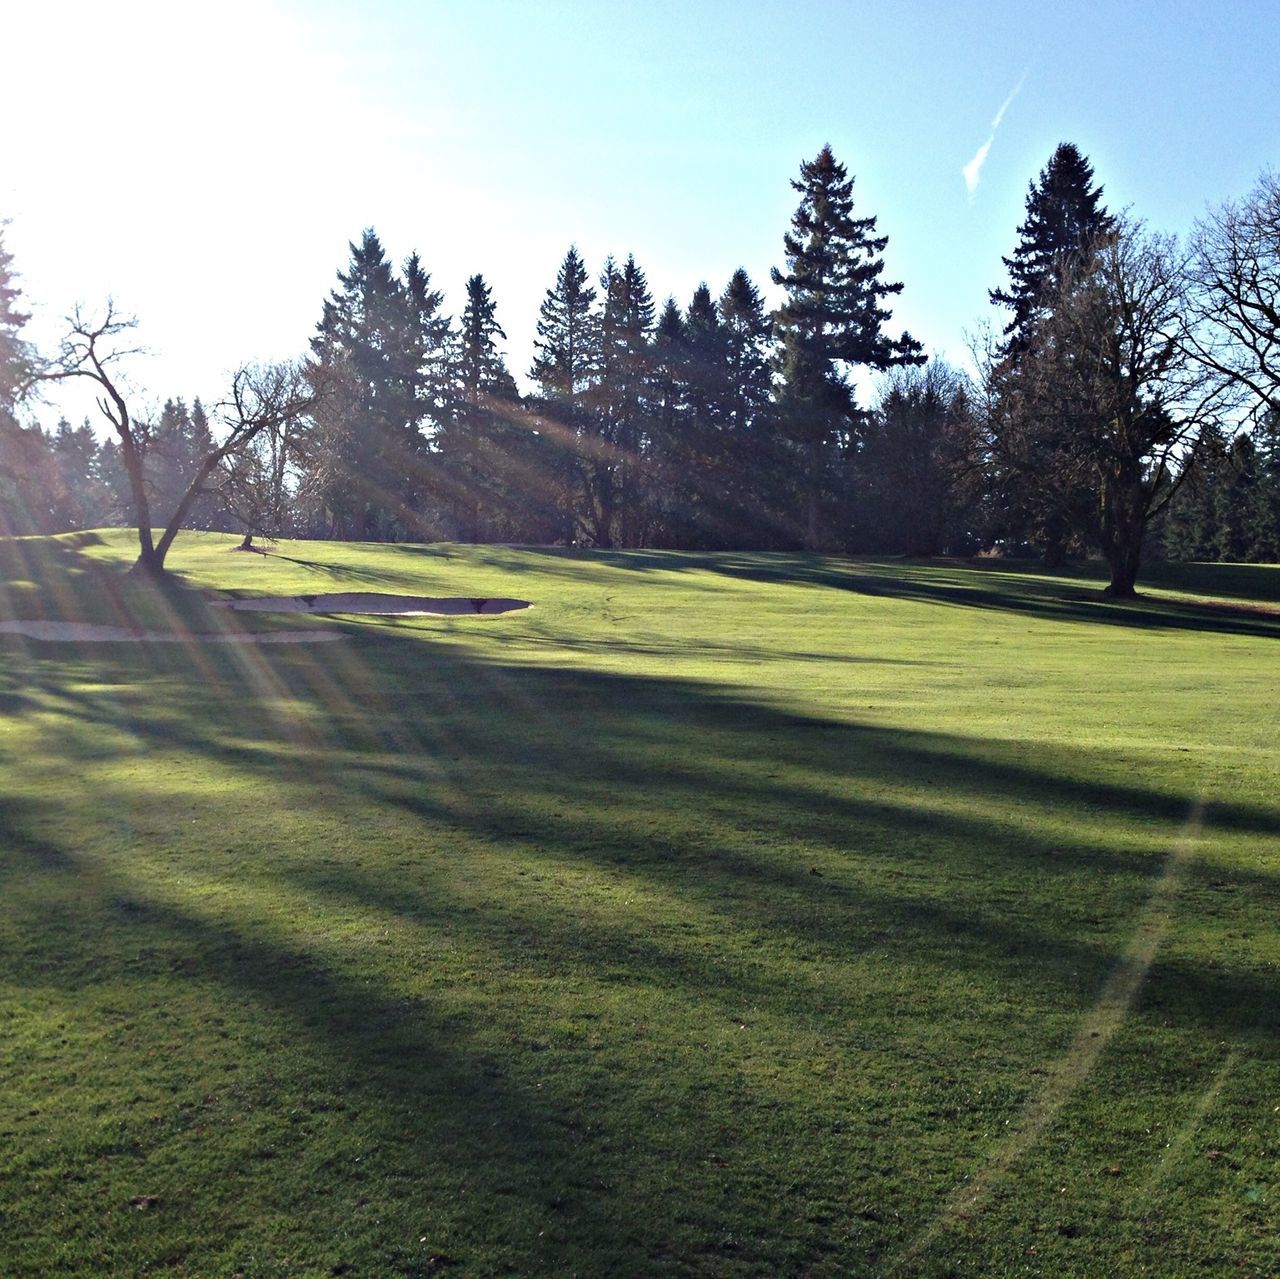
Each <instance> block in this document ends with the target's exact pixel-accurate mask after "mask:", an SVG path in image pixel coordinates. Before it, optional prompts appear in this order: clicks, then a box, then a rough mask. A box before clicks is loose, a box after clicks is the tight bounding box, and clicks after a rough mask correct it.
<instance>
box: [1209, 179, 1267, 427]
mask: <svg viewBox="0 0 1280 1279" xmlns="http://www.w3.org/2000/svg"><path fill="white" fill-rule="evenodd" d="M1188 277H1189V282H1190V288H1189V291H1188V292H1189V301H1190V312H1189V315H1190V324H1189V325H1188V329H1187V341H1188V345H1189V348H1190V349H1191V351H1193V352H1194V354H1195V355H1196V357H1197V358H1198V359H1200V360H1201V361H1203V362H1204V364H1205V365H1206V367H1208V368H1210V369H1212V370H1213V371H1214V372H1215V373H1216V374H1218V375H1219V376H1220V377H1223V378H1225V379H1227V380H1228V381H1230V382H1231V383H1233V384H1234V385H1236V386H1238V387H1241V388H1243V389H1244V390H1245V391H1246V392H1247V393H1248V394H1249V395H1250V397H1251V398H1252V400H1253V405H1254V409H1255V413H1258V414H1262V413H1266V412H1268V411H1270V412H1272V413H1276V412H1280V178H1277V177H1276V175H1275V174H1273V173H1265V174H1263V176H1262V178H1261V179H1260V180H1259V182H1258V185H1257V186H1256V187H1255V188H1254V190H1253V191H1252V192H1251V193H1250V194H1249V195H1248V196H1247V197H1246V198H1245V199H1244V200H1242V201H1240V202H1239V203H1235V204H1224V205H1223V206H1222V207H1221V208H1219V209H1217V210H1216V211H1215V212H1214V213H1212V214H1211V215H1210V216H1209V217H1207V218H1206V219H1204V220H1203V221H1202V222H1200V223H1198V224H1197V226H1196V229H1195V233H1194V234H1193V236H1192V240H1191V255H1190V259H1189V261H1188Z"/></svg>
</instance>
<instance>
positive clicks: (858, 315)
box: [773, 146, 923, 549]
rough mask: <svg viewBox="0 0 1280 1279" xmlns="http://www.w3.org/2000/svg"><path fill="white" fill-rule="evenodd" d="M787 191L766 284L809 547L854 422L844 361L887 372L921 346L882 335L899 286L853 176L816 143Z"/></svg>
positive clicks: (819, 536) (911, 360) (817, 539)
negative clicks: (779, 291)
mask: <svg viewBox="0 0 1280 1279" xmlns="http://www.w3.org/2000/svg"><path fill="white" fill-rule="evenodd" d="M791 185H792V187H793V188H794V189H795V190H796V191H797V192H798V193H799V194H800V205H799V207H798V208H797V209H796V211H795V214H794V215H793V217H792V219H791V230H790V231H789V232H788V233H787V234H786V235H785V236H784V238H783V246H784V248H785V250H786V262H787V269H786V270H785V271H781V270H778V269H776V268H775V269H774V271H773V282H774V283H775V284H778V285H781V287H782V288H783V289H784V290H785V293H786V299H785V301H784V302H783V304H782V306H781V307H779V308H778V310H777V311H776V312H775V313H774V316H773V322H774V329H775V331H776V334H777V337H778V341H779V344H780V348H781V349H780V352H779V354H778V356H777V368H778V372H779V375H780V379H781V383H782V386H781V391H780V405H779V408H780V412H781V416H782V420H783V423H784V425H785V428H786V430H787V432H788V433H789V434H790V435H791V436H792V438H793V439H795V441H796V442H797V444H798V445H799V446H800V448H801V449H802V450H803V461H802V472H803V478H802V487H803V489H804V491H805V495H806V506H807V515H806V519H805V531H804V541H805V544H806V545H807V546H808V547H809V548H810V549H816V548H817V547H819V546H820V545H821V544H823V543H825V542H826V541H827V534H826V533H825V531H823V530H822V528H821V524H822V516H821V509H822V506H823V489H824V487H825V486H826V485H827V484H828V483H829V481H830V478H831V475H832V468H833V463H834V461H835V458H834V457H833V454H832V449H833V448H839V446H840V441H841V436H842V435H847V434H848V433H849V432H850V431H851V430H852V429H853V426H854V417H855V413H856V406H855V404H854V399H853V393H852V388H851V386H850V384H849V380H848V375H847V368H848V366H862V367H864V368H869V369H876V370H881V371H883V370H885V369H889V368H893V367H895V366H897V365H903V364H916V363H919V362H920V361H921V360H922V359H923V356H922V355H921V346H920V343H918V342H917V341H916V340H915V339H914V338H913V337H911V335H910V334H908V333H903V334H901V335H900V336H899V337H896V338H893V337H890V336H889V335H888V334H886V333H885V332H884V325H885V323H886V322H887V321H888V320H889V319H890V318H891V312H890V311H889V309H888V307H886V306H885V305H884V303H885V301H886V299H888V298H890V297H893V296H894V295H896V294H898V293H900V292H901V291H902V285H901V284H889V283H886V282H885V281H884V280H883V279H882V278H881V277H882V275H883V273H884V260H883V258H882V257H881V254H882V253H883V252H884V250H885V246H886V245H887V244H888V242H889V239H888V236H884V235H876V234H875V232H876V219H875V218H874V217H855V216H854V213H853V179H852V178H851V177H849V175H848V172H847V170H846V169H845V167H844V165H842V164H840V163H839V162H838V161H837V160H836V158H835V156H834V155H833V154H832V151H831V148H830V147H829V146H824V147H823V148H822V150H821V151H819V152H818V155H817V156H816V158H815V159H813V160H810V161H807V162H806V163H804V164H802V165H801V166H800V178H799V181H793V182H792V183H791Z"/></svg>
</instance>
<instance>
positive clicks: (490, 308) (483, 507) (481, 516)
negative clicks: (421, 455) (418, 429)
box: [437, 275, 519, 541]
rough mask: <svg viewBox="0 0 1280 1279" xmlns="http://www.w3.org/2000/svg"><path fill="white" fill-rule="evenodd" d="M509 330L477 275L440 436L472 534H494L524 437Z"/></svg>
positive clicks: (455, 499)
mask: <svg viewBox="0 0 1280 1279" xmlns="http://www.w3.org/2000/svg"><path fill="white" fill-rule="evenodd" d="M506 336H507V335H506V334H505V333H504V332H503V331H502V328H501V326H500V325H499V324H498V319H497V307H496V305H495V303H494V300H493V293H492V291H491V290H490V288H489V286H488V285H487V284H486V283H485V281H484V277H483V276H482V275H473V276H471V278H470V279H468V280H467V302H466V306H465V307H464V308H463V312H462V321H461V328H460V331H459V333H458V336H457V343H456V356H455V377H456V381H457V396H456V403H455V407H454V411H453V413H452V415H451V417H450V419H449V422H448V425H447V426H446V427H445V428H444V429H443V430H442V431H441V433H440V436H439V438H438V441H437V447H438V451H439V454H440V456H441V458H442V460H443V462H444V465H445V467H446V470H447V475H448V479H449V489H448V503H449V506H450V509H451V513H452V517H453V521H454V523H455V525H456V532H457V535H458V536H460V537H461V538H463V539H464V540H467V541H482V540H484V539H485V538H486V537H487V536H489V535H490V531H491V529H492V528H493V525H494V521H495V518H496V516H497V515H498V513H499V510H500V509H501V508H502V507H509V506H510V505H511V503H512V500H513V493H512V489H511V486H512V484H513V483H514V482H515V470H514V466H515V463H516V460H517V459H516V457H515V456H514V454H515V452H516V446H517V443H518V437H517V436H516V434H515V429H514V428H513V426H512V424H511V413H510V409H511V407H512V406H513V405H514V404H515V403H516V401H517V400H518V398H519V396H518V393H517V391H516V385H515V381H514V379H513V378H512V377H511V374H510V373H509V372H508V371H507V366H506V364H505V362H504V361H503V358H502V354H501V352H500V350H499V349H498V341H499V339H501V340H504V341H505V339H506ZM508 523H510V521H508Z"/></svg>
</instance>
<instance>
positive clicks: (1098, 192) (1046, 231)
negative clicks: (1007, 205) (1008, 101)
mask: <svg viewBox="0 0 1280 1279" xmlns="http://www.w3.org/2000/svg"><path fill="white" fill-rule="evenodd" d="M1115 231H1116V221H1115V219H1114V218H1113V217H1112V216H1111V214H1109V213H1108V212H1107V210H1106V208H1105V206H1104V205H1103V203H1102V187H1101V186H1095V185H1094V174H1093V167H1092V166H1091V165H1090V164H1089V161H1088V160H1087V159H1085V157H1084V156H1083V155H1081V153H1080V151H1079V149H1078V148H1077V147H1076V146H1074V145H1073V144H1072V143H1070V142H1063V143H1061V144H1060V145H1059V146H1058V148H1057V149H1056V150H1055V151H1054V153H1053V155H1052V156H1051V157H1050V159H1049V163H1048V164H1047V165H1046V166H1045V167H1044V168H1043V169H1042V170H1041V171H1040V176H1039V179H1038V180H1037V181H1036V182H1033V183H1031V185H1030V187H1029V190H1028V192H1027V200H1026V217H1025V219H1024V220H1023V222H1022V225H1021V226H1019V227H1018V243H1017V246H1016V247H1015V248H1014V251H1013V254H1012V256H1011V257H1007V258H1003V259H1002V261H1003V262H1004V265H1005V268H1006V269H1007V271H1008V273H1009V285H1008V287H1007V288H1003V289H992V290H991V291H990V293H989V296H990V298H991V301H992V302H993V303H994V304H995V305H997V306H1002V307H1006V308H1008V309H1009V310H1010V311H1011V312H1012V314H1011V315H1010V317H1009V320H1008V322H1007V324H1006V325H1005V326H1004V329H1003V331H1002V338H1003V340H1002V341H1001V342H999V343H998V344H997V346H996V349H995V352H994V357H995V359H996V361H997V362H998V363H999V365H1000V367H1001V370H1002V373H1003V374H1004V375H1005V376H1006V377H1012V376H1013V375H1014V374H1015V373H1016V370H1017V366H1018V362H1019V361H1020V360H1021V359H1022V358H1023V356H1025V355H1026V353H1027V352H1028V351H1029V350H1030V349H1031V347H1032V345H1033V344H1034V341H1035V336H1036V331H1037V328H1038V327H1039V326H1040V325H1042V324H1043V323H1045V322H1046V320H1047V319H1049V318H1050V317H1049V311H1050V309H1051V308H1052V306H1053V305H1054V303H1055V300H1058V299H1060V298H1061V295H1062V288H1061V286H1062V281H1063V279H1064V278H1066V277H1068V276H1083V275H1084V274H1085V273H1086V271H1085V259H1086V258H1087V256H1088V255H1089V254H1092V253H1094V252H1096V251H1097V249H1098V247H1099V246H1100V245H1102V244H1103V243H1105V241H1106V239H1107V237H1108V236H1110V235H1112V234H1114V233H1115ZM993 386H994V388H995V390H996V398H997V399H998V398H999V378H997V379H996V380H995V382H994V383H993ZM1037 432H1038V434H1037V438H1036V440H1035V441H1034V443H1035V451H1036V452H1037V453H1038V454H1039V455H1040V462H1039V466H1038V468H1036V467H1032V468H1023V469H1020V470H1016V471H1011V470H1004V469H1000V468H998V467H997V470H996V472H995V474H994V475H993V477H992V482H993V485H994V486H995V487H996V488H998V489H999V490H1001V491H1002V493H1003V505H1004V506H1005V509H1006V511H1007V512H1008V520H1007V527H1006V528H1005V530H1004V533H1005V537H1006V539H1007V540H1010V541H1026V542H1032V543H1036V544H1038V545H1039V546H1040V547H1041V548H1042V550H1043V553H1044V559H1045V562H1046V564H1049V565H1052V566H1057V565H1061V564H1062V563H1064V562H1065V560H1066V557H1067V553H1068V551H1069V550H1071V549H1073V547H1074V546H1076V537H1075V534H1074V532H1073V528H1074V526H1075V524H1076V523H1078V521H1077V520H1076V519H1074V518H1073V516H1072V515H1071V513H1070V509H1069V508H1070V507H1073V506H1074V507H1076V508H1079V509H1084V508H1086V507H1087V506H1088V505H1089V504H1090V502H1091V500H1092V499H1091V494H1090V492H1089V491H1088V488H1087V486H1084V485H1082V486H1081V488H1080V490H1079V491H1078V492H1077V493H1075V494H1074V495H1073V496H1071V497H1070V498H1069V500H1067V501H1065V502H1064V500H1063V498H1064V496H1065V495H1063V494H1062V493H1061V492H1059V493H1058V494H1057V495H1056V496H1055V497H1054V498H1053V499H1052V500H1048V499H1047V498H1046V490H1045V485H1044V484H1043V482H1042V476H1037V469H1039V470H1041V471H1043V472H1049V471H1051V470H1053V469H1054V468H1055V467H1060V454H1061V453H1062V451H1063V448H1064V447H1065V446H1066V444H1067V442H1068V441H1069V440H1070V438H1071V437H1072V435H1073V433H1074V428H1073V426H1072V424H1071V423H1070V422H1069V421H1067V420H1066V418H1065V415H1064V414H1061V413H1060V414H1050V415H1049V416H1047V417H1046V418H1045V419H1044V420H1043V421H1041V422H1040V423H1039V424H1038V426H1037ZM1059 487H1060V486H1059Z"/></svg>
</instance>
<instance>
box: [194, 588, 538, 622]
mask: <svg viewBox="0 0 1280 1279" xmlns="http://www.w3.org/2000/svg"><path fill="white" fill-rule="evenodd" d="M213 606H214V607H215V608H230V609H235V610H237V611H239V612H263V613H364V614H383V615H387V616H394V617H422V616H425V615H428V614H442V615H454V614H467V613H469V614H472V615H474V614H477V613H510V612H512V611H513V610H514V609H518V608H529V607H530V604H529V601H528V600H513V599H503V598H480V597H477V598H475V599H466V598H434V597H432V596H429V595H383V594H380V593H378V592H375V591H352V592H346V593H342V594H331V595H263V596H259V597H257V598H255V599H244V600H216V601H214V604H213Z"/></svg>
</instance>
